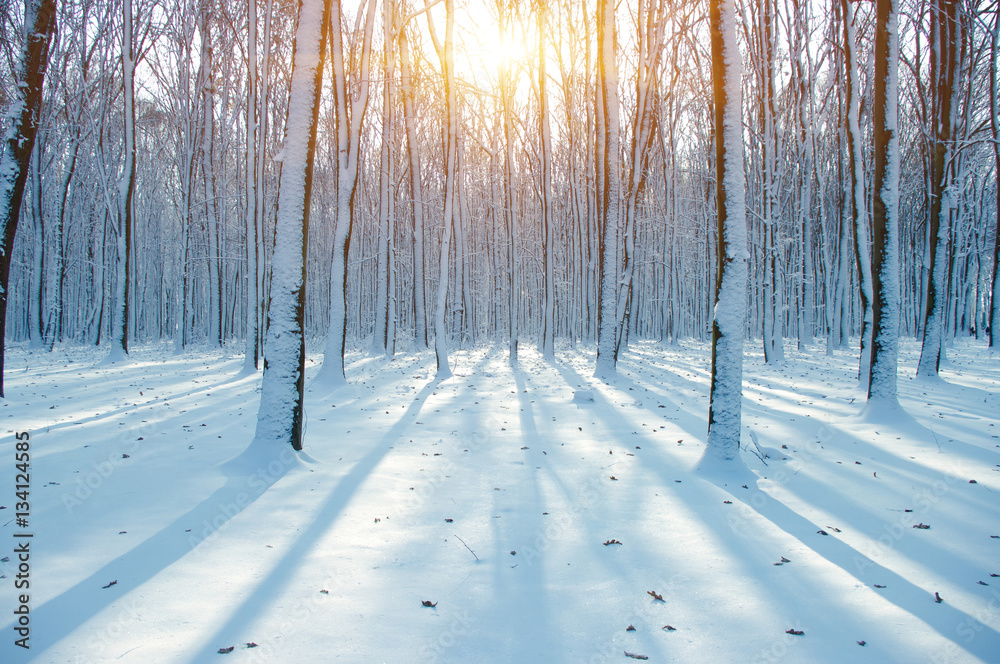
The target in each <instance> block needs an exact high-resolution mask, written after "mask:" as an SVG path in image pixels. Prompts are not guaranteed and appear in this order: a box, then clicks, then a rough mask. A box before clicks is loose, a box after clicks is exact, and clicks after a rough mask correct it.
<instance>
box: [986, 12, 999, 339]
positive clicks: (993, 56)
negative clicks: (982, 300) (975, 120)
mask: <svg viewBox="0 0 1000 664" xmlns="http://www.w3.org/2000/svg"><path fill="white" fill-rule="evenodd" d="M998 58H1000V11H998V12H996V14H995V16H994V18H993V34H992V35H991V41H990V118H991V120H990V129H991V131H992V132H993V164H994V166H993V168H994V172H995V173H1000V104H998V103H997V95H998V94H1000V91H998V90H997V83H998V82H997V66H998V64H997V60H998ZM994 189H995V192H994V193H995V194H996V207H997V210H996V212H997V213H996V216H995V217H994V224H995V225H996V227H995V229H994V236H995V237H994V241H993V280H992V284H993V289H992V294H991V296H990V314H989V326H990V348H1000V303H998V300H1000V187H994Z"/></svg>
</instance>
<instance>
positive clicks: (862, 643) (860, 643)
mask: <svg viewBox="0 0 1000 664" xmlns="http://www.w3.org/2000/svg"><path fill="white" fill-rule="evenodd" d="M866 643H867V641H858V645H859V646H863V645H865V644H866Z"/></svg>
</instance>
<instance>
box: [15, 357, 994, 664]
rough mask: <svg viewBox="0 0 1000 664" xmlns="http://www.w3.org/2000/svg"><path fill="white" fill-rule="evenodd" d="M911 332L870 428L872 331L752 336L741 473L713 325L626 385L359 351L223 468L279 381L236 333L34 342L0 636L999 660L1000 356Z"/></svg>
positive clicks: (510, 654)
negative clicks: (126, 346)
mask: <svg viewBox="0 0 1000 664" xmlns="http://www.w3.org/2000/svg"><path fill="white" fill-rule="evenodd" d="M522 348H523V345H522ZM918 352H919V347H918V346H917V345H916V344H915V343H914V342H913V341H907V340H904V342H903V344H902V355H901V369H900V390H901V401H902V404H903V406H904V407H905V409H906V410H907V411H908V412H909V413H910V414H911V415H912V418H913V419H912V420H911V421H905V422H898V423H891V424H872V423H870V422H872V421H876V420H877V419H878V418H877V417H874V418H873V417H871V416H870V415H871V414H864V413H863V408H864V396H863V394H862V393H861V391H859V389H858V386H857V381H856V380H855V378H854V371H855V367H856V366H857V364H856V357H849V356H848V355H847V354H843V353H839V354H838V355H836V356H835V357H832V358H831V357H827V356H826V355H825V354H824V353H823V351H822V349H821V348H820V347H819V345H817V347H815V348H812V349H809V350H807V351H805V352H798V351H795V350H794V349H793V347H792V345H791V344H789V351H788V359H787V362H786V363H785V365H784V366H782V367H771V366H765V365H764V364H763V358H762V356H761V354H760V353H759V352H758V351H757V349H756V348H753V349H750V348H748V355H747V361H746V370H745V376H744V381H745V382H744V402H743V424H744V433H745V435H744V443H745V444H746V446H747V449H746V450H745V452H744V454H743V458H744V460H745V462H746V465H747V467H748V470H746V471H745V472H744V473H743V474H738V473H737V474H733V475H731V476H728V477H708V476H705V475H702V474H699V473H698V472H695V471H694V470H693V467H694V466H695V464H696V463H697V461H698V460H699V458H700V456H701V453H702V450H703V446H704V439H705V432H706V418H707V410H708V409H707V399H708V372H709V360H708V346H707V344H701V343H695V342H684V343H682V344H681V345H680V346H676V347H671V346H660V345H657V344H653V343H638V344H635V345H634V346H633V347H632V349H631V351H630V352H629V353H628V355H627V357H626V359H625V360H624V361H623V362H622V363H621V364H620V365H619V368H620V370H621V376H620V378H619V379H617V380H616V381H615V382H613V383H611V384H605V383H601V382H598V381H596V380H594V379H593V378H592V377H591V374H592V372H593V361H594V357H593V353H592V352H591V351H590V350H574V349H569V348H566V347H563V348H557V357H558V361H557V362H556V363H555V364H554V365H549V364H547V363H545V362H543V361H542V360H541V358H540V356H539V355H537V354H536V353H534V352H533V351H532V350H531V349H528V348H524V349H523V352H522V355H521V364H520V368H519V370H516V371H512V370H511V368H510V367H509V365H508V364H507V362H506V359H505V353H504V352H503V351H502V350H501V349H481V350H470V351H462V352H455V353H453V355H452V361H453V368H454V370H455V376H454V377H453V378H450V379H448V380H446V381H444V382H436V381H435V380H434V369H433V367H434V358H433V354H432V353H423V354H409V355H405V356H401V357H398V358H396V359H395V360H393V361H392V362H386V361H384V360H381V359H377V360H376V359H370V358H366V357H363V356H362V355H352V356H351V357H350V358H349V359H350V362H349V365H348V378H349V380H350V383H351V384H350V385H349V386H348V387H343V388H340V389H339V390H337V391H334V392H332V393H325V394H323V393H318V392H315V391H312V392H310V393H309V395H308V398H307V402H306V404H307V418H308V421H307V427H308V429H307V434H306V440H307V445H306V448H307V449H306V451H307V452H308V455H309V458H307V459H306V460H305V461H300V460H298V459H295V458H293V457H292V456H291V454H290V453H289V454H288V455H285V457H283V459H281V458H279V459H278V460H275V461H272V462H271V463H270V465H269V466H268V465H267V464H263V465H261V466H260V467H257V468H254V467H252V466H247V464H246V463H243V464H236V463H230V464H225V463H224V462H226V461H227V460H229V459H231V458H233V457H235V456H237V455H238V454H239V453H240V452H241V451H242V450H243V449H244V448H245V447H246V446H247V444H248V443H249V442H250V439H251V438H252V436H253V431H254V425H255V418H256V413H257V406H258V401H259V391H258V390H259V383H260V381H259V376H257V377H253V376H251V377H241V376H240V375H239V371H240V368H241V361H242V358H241V357H240V356H238V355H230V354H226V353H224V352H192V353H190V354H188V355H183V356H177V355H174V354H173V353H172V347H171V346H169V345H157V346H147V347H140V348H137V349H135V350H134V351H133V359H132V360H131V361H130V362H129V363H127V364H126V365H124V366H106V365H100V364H99V361H100V359H101V357H102V353H101V351H97V350H94V349H88V348H67V349H63V350H57V351H56V352H55V353H51V354H50V353H45V352H34V353H29V352H28V351H27V349H26V348H24V347H18V346H15V347H14V348H13V349H11V350H10V351H9V355H8V365H7V368H8V373H7V377H6V378H7V388H8V398H7V400H5V401H0V418H2V422H3V432H2V439H0V441H2V442H0V459H2V460H3V463H2V464H0V477H2V482H0V487H2V491H3V493H2V495H0V505H3V506H5V508H6V509H4V510H0V523H2V525H3V527H2V529H0V542H2V549H0V552H2V555H3V556H5V562H3V563H0V573H2V574H3V575H4V576H5V578H4V579H3V580H2V581H0V611H2V613H0V634H2V645H0V661H2V662H4V663H8V662H23V661H35V662H46V663H48V662H142V663H155V662H171V663H172V662H296V663H299V662H331V661H337V662H340V661H343V662H365V663H370V662H393V663H398V662H433V661H437V662H545V663H550V662H587V663H590V662H595V663H596V662H619V661H622V662H624V661H632V660H630V659H628V658H627V657H626V654H625V653H626V652H627V653H631V654H633V655H636V656H644V657H648V658H649V661H650V662H713V663H715V662H831V663H832V662H837V663H840V662H979V661H981V662H998V661H1000V577H997V576H995V575H997V574H1000V431H998V428H997V420H998V413H1000V365H998V358H997V357H996V356H992V357H991V356H990V355H988V353H987V352H986V350H985V349H984V347H983V345H982V344H981V343H979V342H969V343H962V344H959V345H957V346H956V347H955V348H953V349H951V350H950V363H949V364H948V365H947V366H946V367H945V368H944V369H943V370H942V377H943V379H944V380H943V382H940V383H937V384H929V383H922V382H918V381H916V380H914V379H913V374H914V370H915V366H916V362H917V357H918ZM319 360H320V358H319V357H317V356H315V355H310V359H309V360H308V363H309V366H310V367H311V371H312V372H314V371H315V368H316V367H317V366H318V362H319ZM311 375H312V373H310V376H311ZM22 431H27V432H29V433H30V436H31V438H30V443H31V464H32V468H31V501H30V502H31V517H30V528H29V529H30V531H31V532H33V534H34V537H33V539H32V542H31V559H30V575H31V576H30V583H31V587H30V607H31V612H30V628H31V637H30V645H31V649H30V650H29V651H24V650H23V649H21V648H16V647H15V646H14V640H15V639H16V638H17V635H16V633H15V632H14V621H13V618H14V617H15V616H14V613H13V612H14V610H15V608H16V607H17V603H16V599H17V596H16V592H15V589H14V577H15V576H16V574H17V573H18V568H17V562H18V561H17V559H16V556H13V554H12V553H11V552H12V550H13V548H14V546H15V544H16V542H17V540H16V539H15V538H14V536H13V535H14V533H15V532H20V531H21V529H18V528H17V527H16V524H15V522H14V511H15V507H14V506H15V502H16V500H17V499H16V497H15V495H14V476H15V468H14V466H15V439H14V435H13V434H14V433H15V432H22ZM751 431H752V432H753V434H754V436H755V437H756V439H757V443H756V444H755V443H754V441H753V438H752V437H751V435H750V432H751ZM126 455H127V457H126ZM918 525H923V526H929V527H927V528H916V527H915V526H918ZM619 542H620V543H619ZM782 560H786V561H788V562H783V563H782ZM779 563H781V564H779ZM109 584H111V585H109ZM18 592H20V591H18ZM935 593H939V596H940V597H941V598H942V600H943V601H941V602H937V601H935ZM660 597H662V600H661V599H660ZM425 602H426V603H429V604H431V606H424V603H425ZM667 626H670V627H669V628H668V627H667ZM630 627H634V630H631V629H629V628H630ZM671 628H672V629H671ZM788 630H794V631H801V632H802V634H801V635H798V634H791V633H788ZM248 643H254V644H256V647H248V645H247V644H248ZM230 646H234V649H233V650H232V651H231V652H229V653H228V654H219V653H218V651H219V650H220V649H226V648H229V647H230Z"/></svg>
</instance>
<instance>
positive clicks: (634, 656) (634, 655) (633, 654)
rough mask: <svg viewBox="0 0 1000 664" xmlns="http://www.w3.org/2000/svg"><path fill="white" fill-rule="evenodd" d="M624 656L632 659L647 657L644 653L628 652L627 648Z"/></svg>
mask: <svg viewBox="0 0 1000 664" xmlns="http://www.w3.org/2000/svg"><path fill="white" fill-rule="evenodd" d="M625 656H626V657H631V658H632V659H649V658H648V657H646V656H645V655H637V654H636V653H634V652H629V651H628V650H626V651H625Z"/></svg>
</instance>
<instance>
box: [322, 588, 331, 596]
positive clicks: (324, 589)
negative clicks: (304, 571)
mask: <svg viewBox="0 0 1000 664" xmlns="http://www.w3.org/2000/svg"><path fill="white" fill-rule="evenodd" d="M320 592H321V593H323V594H324V595H329V594H330V591H329V590H327V589H326V588H323V589H322V590H320Z"/></svg>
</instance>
